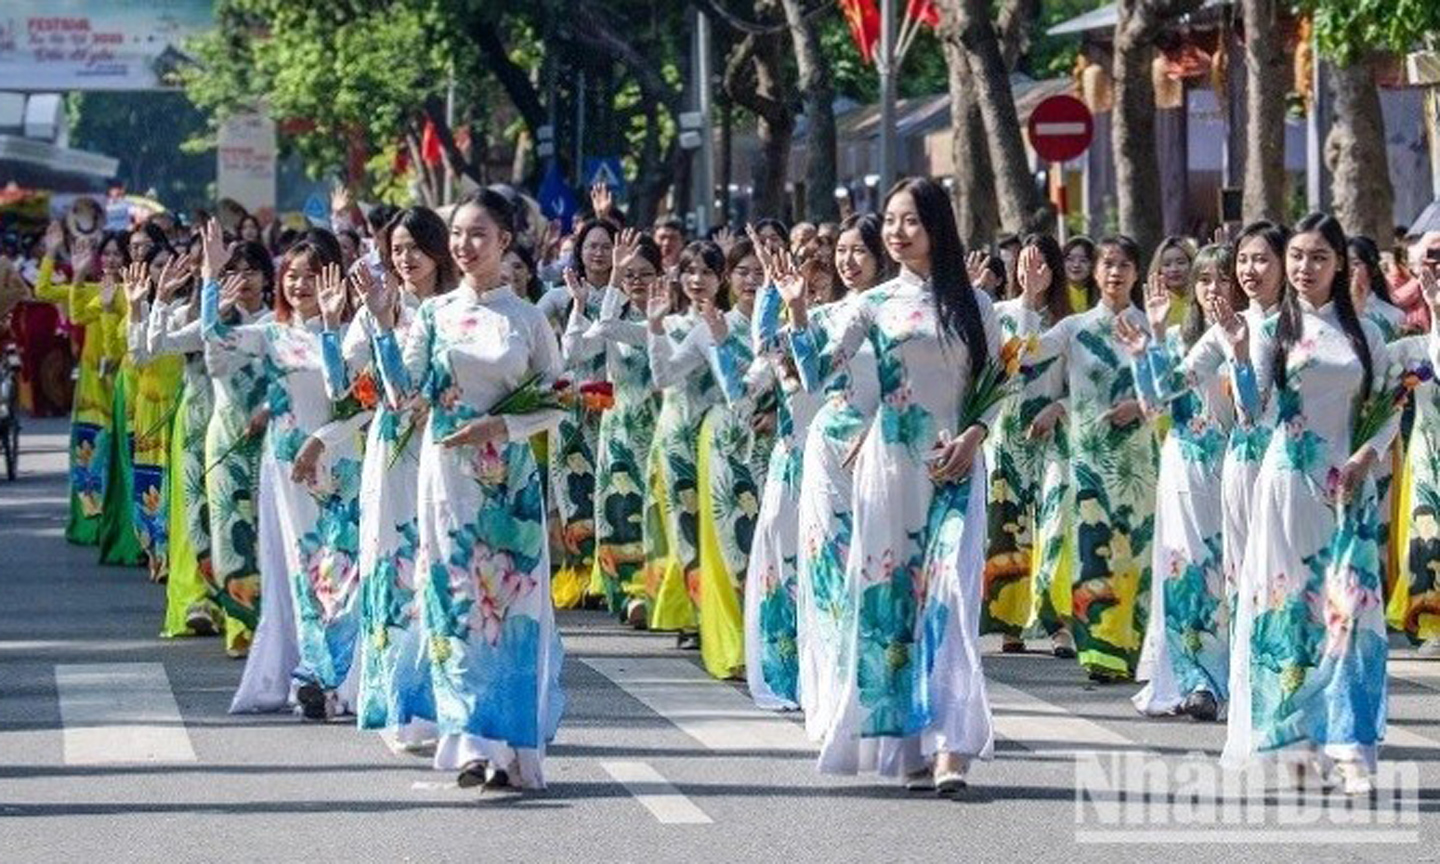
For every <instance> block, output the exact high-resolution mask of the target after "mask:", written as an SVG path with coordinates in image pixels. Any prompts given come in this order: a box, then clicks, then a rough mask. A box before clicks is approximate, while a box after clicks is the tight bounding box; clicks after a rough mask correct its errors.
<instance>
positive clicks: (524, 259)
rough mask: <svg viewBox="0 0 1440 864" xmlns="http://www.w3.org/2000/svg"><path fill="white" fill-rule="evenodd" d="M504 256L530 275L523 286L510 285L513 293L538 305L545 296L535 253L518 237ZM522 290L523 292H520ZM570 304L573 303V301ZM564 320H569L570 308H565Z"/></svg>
mask: <svg viewBox="0 0 1440 864" xmlns="http://www.w3.org/2000/svg"><path fill="white" fill-rule="evenodd" d="M505 254H506V255H514V256H515V257H516V259H518V260H519V261H520V266H522V267H524V268H525V272H526V273H529V274H530V278H529V279H527V280H526V282H525V284H524V285H511V286H510V287H511V288H512V289H515V293H516V294H519V295H520V296H522V297H525V298H526V299H528V300H529V301H530V302H531V303H539V302H540V298H541V297H544V296H545V283H544V282H541V281H540V268H539V267H537V266H536V265H535V252H534V250H533V249H531V248H530V243H529V241H527V240H526V239H525V238H524V237H520V238H519V239H517V240H516V241H515V242H514V243H511V244H510V248H508V249H506V250H505ZM522 289H523V290H522ZM570 303H572V304H573V303H574V301H573V300H571V301H570ZM565 308H566V310H567V311H566V313H565V314H566V318H567V319H568V318H569V314H570V313H569V311H568V310H569V309H570V306H568V305H567V306H566V307H565Z"/></svg>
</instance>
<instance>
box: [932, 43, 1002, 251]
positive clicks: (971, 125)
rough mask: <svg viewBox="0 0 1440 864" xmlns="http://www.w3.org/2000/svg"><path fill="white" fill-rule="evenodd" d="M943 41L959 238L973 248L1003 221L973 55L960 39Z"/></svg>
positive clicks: (990, 236)
mask: <svg viewBox="0 0 1440 864" xmlns="http://www.w3.org/2000/svg"><path fill="white" fill-rule="evenodd" d="M942 44H943V45H944V47H945V61H946V65H947V66H948V67H949V91H950V127H951V129H952V130H953V132H954V137H953V138H952V139H951V142H950V148H951V149H950V155H951V159H952V161H953V162H954V163H955V220H956V224H957V225H958V227H959V229H960V239H961V240H964V241H965V245H967V246H970V247H972V248H974V247H979V246H983V245H985V244H986V243H988V242H989V241H990V240H991V238H993V237H994V236H995V229H996V227H997V226H998V225H999V224H1000V212H999V209H998V208H997V206H996V200H995V199H996V196H995V173H994V172H993V171H991V169H990V154H989V149H988V147H987V146H986V145H985V143H984V142H985V119H984V118H983V117H981V116H980V103H979V102H978V101H977V100H976V98H975V84H974V81H973V78H974V76H973V75H972V74H971V72H970V56H969V54H968V53H967V52H966V51H965V46H964V45H963V44H961V43H960V40H959V39H945V40H943V42H942Z"/></svg>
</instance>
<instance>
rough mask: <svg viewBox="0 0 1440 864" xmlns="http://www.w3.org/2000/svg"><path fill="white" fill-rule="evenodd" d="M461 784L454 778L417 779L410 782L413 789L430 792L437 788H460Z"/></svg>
mask: <svg viewBox="0 0 1440 864" xmlns="http://www.w3.org/2000/svg"><path fill="white" fill-rule="evenodd" d="M459 788H460V784H459V783H456V782H455V781H454V780H416V781H415V782H414V783H411V784H410V789H411V791H414V792H428V791H432V790H436V789H459Z"/></svg>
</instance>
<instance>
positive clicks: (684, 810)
mask: <svg viewBox="0 0 1440 864" xmlns="http://www.w3.org/2000/svg"><path fill="white" fill-rule="evenodd" d="M600 767H601V768H604V769H605V773H607V774H609V775H610V777H611V778H612V779H613V780H614V781H615V782H616V783H619V784H620V785H621V786H624V787H625V789H626V790H627V791H628V792H629V793H630V794H631V795H632V796H634V798H635V800H636V801H638V802H639V803H640V805H641V806H642V807H644V808H645V809H646V810H649V811H650V815H652V816H654V817H655V819H656V821H658V822H659V823H660V824H662V825H709V824H711V822H712V821H713V820H712V819H711V818H710V817H709V816H708V815H706V813H705V811H704V810H701V809H700V808H699V807H697V806H696V805H695V802H693V801H691V800H690V799H689V798H687V797H685V795H684V794H682V793H681V792H680V790H678V789H676V788H675V787H674V786H673V785H671V783H670V781H668V780H666V779H665V778H664V777H663V776H661V774H660V772H659V771H656V770H655V769H654V768H653V767H652V766H650V765H649V764H648V763H645V762H601V763H600Z"/></svg>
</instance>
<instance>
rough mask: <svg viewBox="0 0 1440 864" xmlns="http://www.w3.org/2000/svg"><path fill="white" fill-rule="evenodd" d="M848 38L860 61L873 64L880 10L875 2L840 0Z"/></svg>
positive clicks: (878, 38)
mask: <svg viewBox="0 0 1440 864" xmlns="http://www.w3.org/2000/svg"><path fill="white" fill-rule="evenodd" d="M840 9H841V11H843V12H844V13H845V22H846V23H847V24H849V25H850V37H851V38H852V39H854V40H855V47H856V48H857V49H859V51H860V59H861V60H862V61H863V62H864V63H865V64H866V65H869V64H871V63H874V62H875V45H876V43H878V42H879V41H880V10H879V9H878V8H877V7H876V5H875V0H840Z"/></svg>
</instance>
